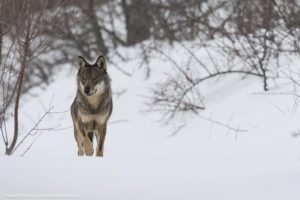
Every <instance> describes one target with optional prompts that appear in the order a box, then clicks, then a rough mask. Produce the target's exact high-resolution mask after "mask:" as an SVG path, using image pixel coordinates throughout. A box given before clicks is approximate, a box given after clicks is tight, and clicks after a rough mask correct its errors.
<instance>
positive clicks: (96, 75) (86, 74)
mask: <svg viewBox="0 0 300 200" xmlns="http://www.w3.org/2000/svg"><path fill="white" fill-rule="evenodd" d="M77 62H78V73H77V83H78V87H79V88H78V89H79V90H80V92H81V93H82V94H83V95H85V96H92V95H95V94H97V93H101V92H103V90H104V88H105V85H106V84H107V82H108V81H109V77H108V74H107V72H106V60H105V58H104V56H102V55H101V56H99V57H98V59H97V61H96V62H95V64H92V65H91V64H89V63H88V62H87V61H85V59H84V58H83V57H81V56H79V57H78V61H77Z"/></svg>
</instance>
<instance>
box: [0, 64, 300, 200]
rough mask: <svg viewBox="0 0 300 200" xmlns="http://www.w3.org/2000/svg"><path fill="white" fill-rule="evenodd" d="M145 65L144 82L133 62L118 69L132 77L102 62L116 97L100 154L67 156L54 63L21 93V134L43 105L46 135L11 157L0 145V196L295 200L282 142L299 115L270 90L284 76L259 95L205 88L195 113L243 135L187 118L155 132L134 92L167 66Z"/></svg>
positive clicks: (63, 89) (297, 155) (295, 165)
mask: <svg viewBox="0 0 300 200" xmlns="http://www.w3.org/2000/svg"><path fill="white" fill-rule="evenodd" d="M298 63H300V62H298ZM150 66H151V69H152V74H151V77H150V79H145V68H139V67H138V65H137V63H136V62H135V61H132V62H128V63H126V64H124V68H125V69H128V70H130V72H132V74H133V75H132V77H127V76H124V75H123V74H121V73H120V72H119V71H118V70H116V69H115V68H113V67H110V66H109V65H108V71H109V74H110V76H111V78H112V86H113V90H114V92H118V91H121V90H126V92H125V93H124V94H123V95H120V96H117V95H115V96H114V110H113V114H112V117H111V119H110V124H109V125H108V131H107V137H106V142H105V150H104V155H105V156H104V158H98V157H95V156H93V157H77V149H76V148H77V147H76V143H75V139H74V135H73V128H72V127H70V126H71V125H72V121H71V117H70V112H69V107H70V105H71V103H72V101H73V99H74V97H75V93H76V84H75V76H76V70H70V67H69V66H64V67H65V68H64V69H62V70H61V72H60V73H59V74H58V75H57V76H56V77H55V81H54V82H53V83H52V84H51V85H50V86H49V87H48V88H47V89H46V90H45V91H39V90H36V91H37V92H36V93H39V95H37V96H35V97H29V96H26V97H24V98H23V100H24V99H25V100H26V102H24V103H23V104H22V107H21V111H20V121H21V125H20V129H21V131H20V132H21V134H22V135H21V138H22V137H23V136H24V135H25V134H26V133H27V132H28V131H29V130H30V129H31V128H32V127H33V125H34V123H35V122H36V121H37V120H38V119H39V117H41V116H42V115H43V113H45V111H46V110H47V109H48V107H49V105H50V106H54V108H53V110H52V112H53V113H52V114H50V115H47V117H46V118H45V119H44V120H43V121H42V123H41V124H40V125H39V127H38V128H40V129H49V128H53V127H54V129H53V130H48V131H37V132H36V133H35V135H34V136H31V137H30V138H28V139H27V140H26V141H25V143H24V144H22V146H20V147H19V148H18V150H17V151H16V152H15V154H14V155H13V156H11V157H8V156H5V155H4V152H3V149H4V148H3V144H2V143H1V145H2V146H0V147H1V155H0V163H1V168H0V169H1V170H0V199H11V198H15V199H22V198H25V199H53V198H56V199H64V198H66V199H103V200H109V199H122V200H125V199H126V200H134V199H141V200H142V199H143V200H144V199H149V200H154V199H161V200H166V199H172V200H176V199H178V200H182V199H186V200H199V199H203V200H218V199H222V200H241V199H242V200H253V199H257V200H258V199H261V200H267V199H272V200H283V199H284V200H298V199H299V198H300V190H299V185H300V140H299V139H298V138H294V137H292V133H293V132H295V131H300V123H299V119H300V113H299V111H298V112H297V107H295V106H294V103H295V102H294V98H293V97H292V96H290V95H275V94H271V93H275V92H282V91H285V90H289V86H288V85H287V86H286V85H285V84H284V80H282V86H280V84H281V82H280V81H279V83H278V85H279V86H278V87H273V88H272V90H271V91H270V92H269V93H264V92H262V86H261V83H260V81H258V80H257V79H256V78H250V77H249V78H247V79H244V80H240V78H239V77H237V76H234V75H233V76H232V75H231V76H228V77H227V78H224V79H222V80H220V81H219V82H218V84H217V85H216V84H215V83H214V82H207V83H206V86H205V87H206V90H205V92H204V96H205V101H206V107H207V109H206V110H205V111H203V112H202V113H201V115H202V116H205V117H207V118H212V119H214V120H216V121H219V122H222V123H225V124H227V122H229V124H230V125H232V126H234V127H239V128H241V129H245V130H247V132H242V133H236V132H234V131H228V129H226V128H224V127H222V126H219V125H218V124H215V123H212V122H210V121H209V120H204V119H203V118H201V117H196V116H194V117H187V116H182V117H181V118H180V117H179V118H178V119H176V121H174V122H172V123H170V124H169V125H168V126H163V125H162V123H159V120H160V115H159V114H157V113H156V114H147V112H146V111H145V110H146V106H145V102H146V101H147V99H145V98H144V96H147V95H149V88H151V87H153V86H154V83H156V82H158V81H159V80H160V78H161V77H162V76H163V75H162V74H163V73H162V72H163V71H164V70H165V69H166V68H167V66H166V63H164V62H162V61H161V62H159V61H157V60H156V61H153V62H152V63H150ZM183 123H186V126H185V127H183V128H182V129H180V131H179V132H178V133H177V134H176V135H175V136H173V135H172V134H173V133H174V131H175V130H177V129H179V127H181V126H182V124H183ZM35 138H37V139H36V140H35V142H34V143H33V145H32V146H31V147H30V144H31V143H32V142H33V140H34V139H35ZM28 147H30V148H29V149H28ZM24 152H25V154H24Z"/></svg>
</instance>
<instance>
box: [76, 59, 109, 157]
mask: <svg viewBox="0 0 300 200" xmlns="http://www.w3.org/2000/svg"><path fill="white" fill-rule="evenodd" d="M77 65H78V73H77V94H76V97H75V99H74V101H73V103H72V105H71V116H72V119H73V124H74V135H75V140H76V142H77V147H78V156H83V155H84V154H85V155H87V156H92V155H93V154H94V148H93V138H94V136H96V140H97V147H96V156H100V157H103V145H104V141H105V136H106V126H107V121H108V119H109V117H110V115H111V113H112V109H113V103H112V91H111V79H110V77H109V75H108V73H107V65H106V59H105V57H104V56H103V55H100V56H99V57H98V59H97V61H96V62H95V64H89V63H88V62H87V61H86V60H85V59H84V58H83V57H81V56H78V61H77Z"/></svg>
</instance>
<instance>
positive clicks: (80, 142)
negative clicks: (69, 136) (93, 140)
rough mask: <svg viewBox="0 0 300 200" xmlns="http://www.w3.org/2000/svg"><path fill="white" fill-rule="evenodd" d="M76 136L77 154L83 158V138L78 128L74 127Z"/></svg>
mask: <svg viewBox="0 0 300 200" xmlns="http://www.w3.org/2000/svg"><path fill="white" fill-rule="evenodd" d="M74 136H75V140H76V143H77V147H78V151H77V154H78V156H83V154H84V152H83V136H82V133H81V132H80V131H79V130H78V129H77V127H76V126H75V127H74Z"/></svg>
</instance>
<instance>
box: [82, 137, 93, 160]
mask: <svg viewBox="0 0 300 200" xmlns="http://www.w3.org/2000/svg"><path fill="white" fill-rule="evenodd" d="M83 148H84V153H85V155H87V156H92V155H93V154H94V148H93V143H92V142H91V141H90V139H89V138H87V137H86V138H84V140H83Z"/></svg>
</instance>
